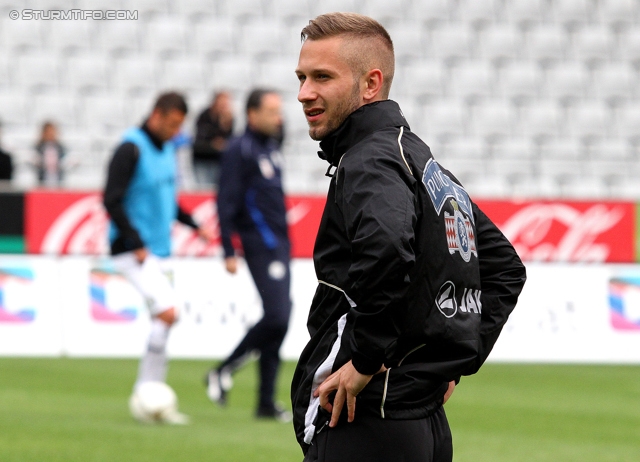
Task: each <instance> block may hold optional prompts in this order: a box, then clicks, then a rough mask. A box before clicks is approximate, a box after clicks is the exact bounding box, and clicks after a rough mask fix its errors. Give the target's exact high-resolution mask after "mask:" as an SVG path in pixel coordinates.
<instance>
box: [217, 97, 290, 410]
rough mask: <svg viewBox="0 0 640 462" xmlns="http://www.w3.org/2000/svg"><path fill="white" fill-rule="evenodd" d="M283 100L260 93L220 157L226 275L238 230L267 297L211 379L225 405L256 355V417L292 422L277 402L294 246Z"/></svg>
mask: <svg viewBox="0 0 640 462" xmlns="http://www.w3.org/2000/svg"><path fill="white" fill-rule="evenodd" d="M280 108H281V101H280V96H279V95H278V94H277V93H274V92H272V91H268V90H254V91H253V92H252V93H251V94H250V95H249V98H248V100H247V129H246V131H245V133H244V134H243V135H242V136H240V137H238V138H235V139H233V140H232V141H231V142H230V143H229V146H228V148H227V149H226V150H225V151H224V153H223V155H222V163H221V170H220V183H219V184H220V186H219V189H218V216H219V220H220V231H221V236H222V245H223V247H224V255H225V265H226V268H227V271H228V272H230V273H232V274H233V273H235V272H236V270H237V260H236V257H235V252H234V248H233V245H232V243H231V235H232V233H233V232H237V233H238V234H239V235H240V238H241V241H242V247H243V251H244V258H245V260H246V262H247V266H248V267H249V271H250V272H251V276H252V277H253V281H254V282H255V285H256V287H257V289H258V292H259V293H260V297H261V298H262V307H263V310H264V315H263V317H262V319H261V320H260V321H259V322H258V323H257V324H256V325H255V326H253V327H252V328H251V329H250V330H249V331H248V332H247V334H246V336H245V337H244V339H243V340H242V341H241V342H240V344H239V345H238V346H237V347H236V349H235V350H234V351H233V353H231V355H230V356H229V357H228V358H227V359H226V360H225V361H223V362H222V364H220V366H219V367H218V368H217V369H213V370H211V371H210V372H209V374H208V376H207V382H208V387H207V393H208V395H209V398H210V399H211V400H212V401H214V402H218V403H220V404H225V402H226V393H227V391H228V390H229V389H230V387H231V374H232V373H233V371H234V370H236V369H237V368H238V367H239V366H240V365H241V364H242V362H243V360H244V359H245V358H246V357H247V356H248V355H249V354H251V353H253V352H254V351H257V352H259V353H260V396H259V403H258V409H257V412H256V415H257V416H258V417H263V418H275V419H278V420H290V414H289V413H287V412H285V411H284V410H283V409H282V408H281V407H280V406H278V405H276V403H275V402H274V393H275V383H276V377H277V372H278V367H279V365H280V356H279V351H280V346H281V345H282V341H283V340H284V337H285V334H286V333H287V328H288V325H289V315H290V312H291V300H290V297H289V285H290V279H291V278H290V273H289V258H290V255H289V254H290V244H289V236H288V228H287V219H286V218H287V217H286V209H285V203H284V193H283V190H282V174H281V165H280V164H281V155H280V153H279V150H278V149H279V147H280V143H279V141H278V140H277V137H278V136H279V134H280V133H281V126H282V116H281V109H280Z"/></svg>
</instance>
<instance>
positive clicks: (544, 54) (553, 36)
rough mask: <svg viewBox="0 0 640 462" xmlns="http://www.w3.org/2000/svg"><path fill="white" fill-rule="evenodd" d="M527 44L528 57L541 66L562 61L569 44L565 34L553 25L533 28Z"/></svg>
mask: <svg viewBox="0 0 640 462" xmlns="http://www.w3.org/2000/svg"><path fill="white" fill-rule="evenodd" d="M528 42H529V44H528V47H527V48H528V52H529V55H530V56H531V58H533V59H535V60H537V61H540V62H541V63H542V64H543V65H547V64H548V63H549V62H553V61H557V60H560V59H562V58H563V57H564V55H565V51H566V49H567V47H568V44H569V41H568V37H567V33H566V32H565V31H564V30H563V29H562V28H561V27H560V26H558V25H555V24H541V25H539V26H536V27H533V28H532V29H531V31H530V32H529V35H528Z"/></svg>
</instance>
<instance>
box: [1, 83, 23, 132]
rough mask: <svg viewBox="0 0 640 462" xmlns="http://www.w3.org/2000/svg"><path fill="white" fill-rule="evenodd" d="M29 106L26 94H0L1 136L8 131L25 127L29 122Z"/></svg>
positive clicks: (6, 92) (4, 92)
mask: <svg viewBox="0 0 640 462" xmlns="http://www.w3.org/2000/svg"><path fill="white" fill-rule="evenodd" d="M30 109H31V105H30V104H29V98H28V97H27V95H26V93H24V92H20V91H16V90H15V89H13V90H4V91H2V92H0V111H1V112H0V122H2V125H3V130H2V131H3V135H4V134H5V133H6V132H7V130H6V128H7V126H8V127H9V128H10V129H13V128H15V127H22V126H25V125H26V124H27V123H29V122H30V121H31V110H30Z"/></svg>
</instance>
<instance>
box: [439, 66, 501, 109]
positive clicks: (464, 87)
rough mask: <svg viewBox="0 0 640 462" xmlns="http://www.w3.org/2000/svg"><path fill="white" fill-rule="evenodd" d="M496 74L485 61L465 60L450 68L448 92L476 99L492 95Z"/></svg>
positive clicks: (466, 98) (467, 98) (468, 98)
mask: <svg viewBox="0 0 640 462" xmlns="http://www.w3.org/2000/svg"><path fill="white" fill-rule="evenodd" d="M495 80H496V75H495V71H494V69H493V67H492V66H491V64H490V63H489V62H487V61H482V60H473V61H466V62H464V63H462V64H461V65H460V66H457V67H455V68H453V69H452V70H451V77H450V80H449V87H448V88H449V92H450V94H451V95H452V96H455V97H460V98H464V99H465V100H467V101H476V100H478V99H482V98H488V97H490V96H492V94H493V92H494V84H495Z"/></svg>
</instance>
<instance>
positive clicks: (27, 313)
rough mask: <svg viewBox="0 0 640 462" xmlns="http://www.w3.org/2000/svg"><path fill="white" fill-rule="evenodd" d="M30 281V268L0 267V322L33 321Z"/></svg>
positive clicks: (31, 281) (31, 278) (31, 280)
mask: <svg viewBox="0 0 640 462" xmlns="http://www.w3.org/2000/svg"><path fill="white" fill-rule="evenodd" d="M32 283H33V270H32V269H31V268H24V267H22V268H0V323H29V322H33V320H34V319H35V318H36V310H35V308H34V307H33V306H31V303H32V302H31V301H32V298H31V297H32V296H31V293H32V288H31V285H32Z"/></svg>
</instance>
